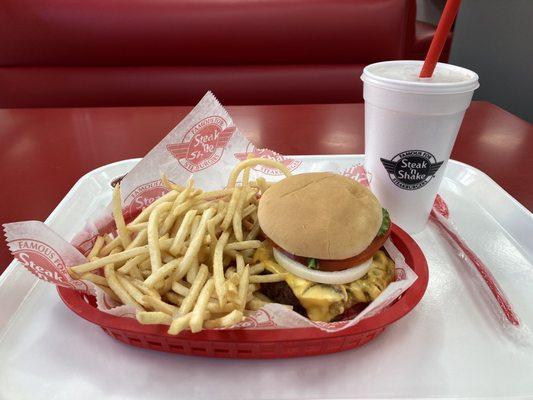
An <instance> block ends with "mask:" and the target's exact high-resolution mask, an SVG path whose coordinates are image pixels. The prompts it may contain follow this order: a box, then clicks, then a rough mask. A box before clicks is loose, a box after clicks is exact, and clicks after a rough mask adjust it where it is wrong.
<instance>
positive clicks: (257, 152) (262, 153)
mask: <svg viewBox="0 0 533 400" xmlns="http://www.w3.org/2000/svg"><path fill="white" fill-rule="evenodd" d="M249 155H251V156H252V157H253V158H265V159H268V160H273V161H277V162H279V163H281V164H283V165H285V166H286V167H287V169H288V170H289V171H291V172H293V171H294V170H295V169H296V168H298V167H299V166H300V165H301V164H302V162H301V161H298V160H293V159H291V158H287V157H283V156H282V155H280V154H278V153H276V152H275V151H272V150H269V149H259V148H257V147H255V146H254V145H253V144H252V143H249V144H248V146H247V147H246V151H245V152H244V153H235V158H236V159H237V160H240V161H244V160H246V159H247V158H248V156H249ZM252 169H253V170H254V171H257V172H261V173H263V174H265V175H271V176H280V175H283V172H281V171H280V170H279V169H277V168H272V167H269V166H267V165H256V166H255V167H253V168H252Z"/></svg>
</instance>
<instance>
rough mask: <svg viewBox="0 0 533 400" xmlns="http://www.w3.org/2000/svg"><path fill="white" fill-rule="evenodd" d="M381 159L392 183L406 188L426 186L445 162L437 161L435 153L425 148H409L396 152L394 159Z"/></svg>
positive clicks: (415, 188)
mask: <svg viewBox="0 0 533 400" xmlns="http://www.w3.org/2000/svg"><path fill="white" fill-rule="evenodd" d="M380 160H381V163H382V164H383V167H385V170H386V171H387V173H388V174H389V178H390V180H391V181H392V183H394V184H395V185H396V186H398V187H399V188H400V189H404V190H417V189H420V188H422V187H424V186H426V185H427V184H428V182H429V181H431V179H432V178H433V177H434V176H435V174H436V173H437V171H438V170H439V168H440V167H441V165H442V163H443V161H439V162H437V160H436V159H435V156H433V154H431V153H429V152H427V151H424V150H407V151H404V152H401V153H398V154H396V155H395V156H394V157H393V158H392V160H387V159H385V158H380Z"/></svg>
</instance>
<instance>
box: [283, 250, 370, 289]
mask: <svg viewBox="0 0 533 400" xmlns="http://www.w3.org/2000/svg"><path fill="white" fill-rule="evenodd" d="M273 252H274V258H275V259H276V261H277V263H278V264H279V265H281V266H282V267H283V268H285V270H286V271H287V272H290V273H291V274H294V275H296V276H299V277H300V278H303V279H307V280H308V281H312V282H317V283H325V284H328V285H341V284H344V283H351V282H353V281H356V280H357V279H360V278H362V277H363V276H365V274H366V273H367V272H368V270H369V269H370V266H371V265H372V257H371V258H369V259H368V260H367V261H365V262H363V263H361V264H359V265H354V266H353V267H351V268H348V269H343V270H341V271H332V272H329V271H317V270H314V269H311V268H308V267H306V266H305V265H303V264H301V263H299V262H298V261H295V260H293V259H292V258H290V257H288V256H287V255H286V254H284V253H283V252H281V251H279V250H278V249H277V248H275V247H274V249H273Z"/></svg>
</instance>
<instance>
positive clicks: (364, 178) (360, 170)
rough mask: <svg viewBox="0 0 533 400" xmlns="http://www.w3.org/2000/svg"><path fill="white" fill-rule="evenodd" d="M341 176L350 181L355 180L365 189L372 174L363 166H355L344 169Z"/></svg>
mask: <svg viewBox="0 0 533 400" xmlns="http://www.w3.org/2000/svg"><path fill="white" fill-rule="evenodd" d="M342 175H343V176H346V177H348V178H350V179H355V180H356V181H357V182H359V183H360V184H362V185H364V186H367V187H368V186H369V185H370V181H372V174H371V173H370V172H367V171H366V170H365V167H363V164H356V165H354V166H352V167H350V168H347V169H345V170H344V171H343V172H342Z"/></svg>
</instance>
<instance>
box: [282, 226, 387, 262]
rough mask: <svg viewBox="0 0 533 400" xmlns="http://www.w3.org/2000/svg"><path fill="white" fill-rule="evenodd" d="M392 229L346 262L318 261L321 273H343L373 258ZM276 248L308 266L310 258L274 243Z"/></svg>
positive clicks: (345, 260) (377, 237)
mask: <svg viewBox="0 0 533 400" xmlns="http://www.w3.org/2000/svg"><path fill="white" fill-rule="evenodd" d="M391 229H392V224H390V226H389V229H388V231H387V232H385V233H384V234H383V235H380V236H376V237H375V238H374V240H373V241H372V243H370V245H369V246H368V247H367V248H366V249H365V250H363V251H362V252H361V253H359V254H357V255H356V256H354V257H350V258H346V259H344V260H317V261H318V269H319V270H320V271H330V272H332V271H342V270H345V269H348V268H351V267H353V266H356V265H358V264H361V263H363V262H365V261H366V260H368V259H370V258H372V257H373V256H374V254H376V253H377V251H378V250H379V249H380V248H381V247H382V246H383V244H384V243H385V241H386V240H387V239H388V237H389V236H390V233H391ZM273 245H274V246H275V247H277V248H278V249H279V250H281V251H283V252H284V253H285V254H286V255H287V256H289V257H290V258H292V259H293V260H296V261H298V262H299V263H301V264H303V265H307V262H308V258H307V257H299V256H296V255H294V254H291V253H289V252H287V251H286V250H284V249H282V248H281V247H279V246H278V245H277V244H276V243H273Z"/></svg>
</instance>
